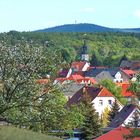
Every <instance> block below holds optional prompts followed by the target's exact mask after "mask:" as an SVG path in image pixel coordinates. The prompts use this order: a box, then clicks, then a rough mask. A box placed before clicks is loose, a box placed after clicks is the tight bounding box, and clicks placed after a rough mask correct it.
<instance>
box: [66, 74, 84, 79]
mask: <svg viewBox="0 0 140 140" xmlns="http://www.w3.org/2000/svg"><path fill="white" fill-rule="evenodd" d="M83 78H84V77H83V76H81V75H79V74H72V75H71V76H70V77H68V78H67V80H79V79H83Z"/></svg>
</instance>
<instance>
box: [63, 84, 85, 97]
mask: <svg viewBox="0 0 140 140" xmlns="http://www.w3.org/2000/svg"><path fill="white" fill-rule="evenodd" d="M84 86H85V85H83V84H77V83H68V84H64V85H62V89H63V92H64V95H65V96H69V97H72V96H73V95H74V94H75V93H76V92H77V91H78V90H80V89H81V88H83V87H84Z"/></svg>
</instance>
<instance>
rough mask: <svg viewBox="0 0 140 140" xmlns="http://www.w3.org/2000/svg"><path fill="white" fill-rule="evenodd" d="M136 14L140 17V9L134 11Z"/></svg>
mask: <svg viewBox="0 0 140 140" xmlns="http://www.w3.org/2000/svg"><path fill="white" fill-rule="evenodd" d="M134 16H135V17H138V18H140V9H139V10H136V11H135V12H134Z"/></svg>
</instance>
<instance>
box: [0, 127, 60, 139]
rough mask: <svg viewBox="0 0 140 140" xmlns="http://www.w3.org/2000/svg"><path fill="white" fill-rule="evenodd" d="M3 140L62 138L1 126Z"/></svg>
mask: <svg viewBox="0 0 140 140" xmlns="http://www.w3.org/2000/svg"><path fill="white" fill-rule="evenodd" d="M0 139H1V140H61V139H60V138H56V137H52V136H47V135H44V134H41V133H35V132H32V131H27V130H25V129H19V128H15V127H11V126H0Z"/></svg>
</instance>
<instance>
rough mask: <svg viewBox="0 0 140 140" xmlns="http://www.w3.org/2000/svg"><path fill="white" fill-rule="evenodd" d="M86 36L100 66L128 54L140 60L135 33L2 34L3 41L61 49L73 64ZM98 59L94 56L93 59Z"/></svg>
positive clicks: (112, 63) (138, 38)
mask: <svg viewBox="0 0 140 140" xmlns="http://www.w3.org/2000/svg"><path fill="white" fill-rule="evenodd" d="M83 39H86V42H87V45H88V47H89V50H88V52H89V55H90V59H92V55H94V57H96V59H97V62H98V63H99V65H106V66H107V65H108V66H118V63H119V61H120V59H121V57H122V56H123V55H124V54H125V55H126V56H127V57H128V59H129V60H136V59H137V60H140V34H134V33H111V32H110V33H74V32H73V33H38V32H16V31H10V32H8V33H1V34H0V41H3V42H6V44H9V45H15V44H18V43H19V42H21V40H25V41H26V42H29V43H31V44H34V45H43V46H46V47H50V48H54V49H55V48H57V49H60V50H61V52H62V56H63V58H64V59H65V60H66V62H68V63H70V62H72V61H73V60H78V59H80V53H81V47H82V45H83ZM93 59H94V58H93Z"/></svg>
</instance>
